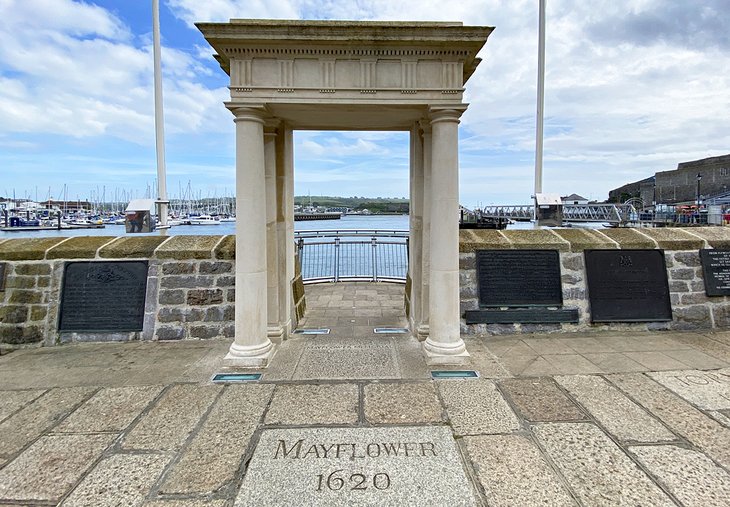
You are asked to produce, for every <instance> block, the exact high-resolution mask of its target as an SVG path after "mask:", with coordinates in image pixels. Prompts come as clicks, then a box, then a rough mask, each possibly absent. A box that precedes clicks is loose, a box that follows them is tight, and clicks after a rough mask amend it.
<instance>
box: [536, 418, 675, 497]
mask: <svg viewBox="0 0 730 507" xmlns="http://www.w3.org/2000/svg"><path fill="white" fill-rule="evenodd" d="M533 432H534V433H535V436H536V437H537V440H538V442H539V443H540V445H541V446H542V447H543V448H544V449H545V450H546V451H547V454H548V456H549V457H550V458H551V459H552V461H553V462H554V463H555V465H556V466H557V467H558V470H559V471H560V472H561V473H562V475H563V477H565V479H566V480H567V482H568V485H569V486H570V487H571V489H572V490H573V492H574V493H575V494H576V495H577V496H578V498H579V499H580V501H581V502H582V503H583V504H584V505H591V506H603V505H605V506H614V505H651V506H660V505H661V506H673V505H674V502H672V501H671V499H670V498H669V497H668V496H667V495H666V494H664V492H662V490H661V489H659V487H658V486H657V485H656V484H654V483H653V482H652V481H651V480H650V479H649V477H647V476H646V474H645V473H644V472H642V471H641V469H640V468H639V467H638V466H637V465H636V464H635V463H634V462H633V461H631V459H630V458H629V457H628V456H627V455H626V454H624V453H623V451H622V450H621V449H620V448H619V447H618V446H617V445H616V444H615V443H614V442H613V441H612V440H611V439H610V438H609V437H608V436H607V435H606V434H605V433H603V432H602V431H601V430H600V429H598V428H597V427H596V426H594V425H592V424H588V423H546V424H539V425H537V426H535V427H533Z"/></svg>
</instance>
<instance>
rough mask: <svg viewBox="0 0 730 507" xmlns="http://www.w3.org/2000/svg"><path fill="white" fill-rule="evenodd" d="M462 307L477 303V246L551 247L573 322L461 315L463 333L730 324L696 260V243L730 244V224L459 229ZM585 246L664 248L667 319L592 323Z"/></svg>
mask: <svg viewBox="0 0 730 507" xmlns="http://www.w3.org/2000/svg"><path fill="white" fill-rule="evenodd" d="M460 234H461V237H460V277H461V279H460V283H461V313H462V316H463V314H464V312H465V311H467V310H477V309H478V308H479V301H478V286H477V272H476V254H475V252H476V251H477V250H494V249H530V250H532V249H549V250H557V251H558V252H559V256H560V269H561V277H562V291H563V307H564V308H577V309H578V311H579V322H578V323H577V324H566V323H558V324H470V325H467V324H466V321H465V320H464V318H463V317H462V325H461V327H462V333H463V334H472V335H474V334H476V335H488V334H498V335H501V334H513V333H534V332H573V331H590V330H596V331H632V330H661V329H676V330H687V329H714V328H725V329H726V328H728V327H730V297H726V296H721V297H708V296H706V295H705V286H704V281H703V278H702V268H701V264H700V256H699V249H700V248H718V249H730V229H729V228H726V227H697V228H692V229H677V228H663V229H605V230H603V229H602V230H600V231H599V230H589V229H554V230H514V231H491V230H484V231H476V230H462V231H460ZM587 249H662V250H664V255H665V259H666V264H667V275H668V280H669V291H670V297H671V303H672V314H673V320H672V321H671V322H648V323H647V322H644V323H610V324H609V323H602V324H599V323H595V324H594V323H591V319H590V305H589V302H588V294H587V287H586V273H585V262H584V256H583V252H584V250H587Z"/></svg>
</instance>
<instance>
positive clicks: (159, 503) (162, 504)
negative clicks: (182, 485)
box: [143, 498, 228, 507]
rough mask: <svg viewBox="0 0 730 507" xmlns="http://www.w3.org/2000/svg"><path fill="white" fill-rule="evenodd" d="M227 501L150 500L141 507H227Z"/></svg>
mask: <svg viewBox="0 0 730 507" xmlns="http://www.w3.org/2000/svg"><path fill="white" fill-rule="evenodd" d="M227 506H228V500H209V499H207V498H206V499H205V500H196V499H186V500H151V501H148V502H145V503H144V504H143V507H227Z"/></svg>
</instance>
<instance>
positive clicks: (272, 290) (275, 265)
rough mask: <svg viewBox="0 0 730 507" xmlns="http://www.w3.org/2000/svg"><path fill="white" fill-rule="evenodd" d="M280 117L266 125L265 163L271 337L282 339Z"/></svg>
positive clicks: (268, 299)
mask: <svg viewBox="0 0 730 507" xmlns="http://www.w3.org/2000/svg"><path fill="white" fill-rule="evenodd" d="M278 124H279V121H278V120H269V121H268V122H267V123H266V125H265V128H264V165H265V167H266V170H265V174H266V176H265V180H266V181H265V184H266V266H267V276H266V280H267V283H266V297H267V302H266V308H267V311H266V313H267V322H268V325H267V335H268V337H269V339H270V340H272V341H274V342H276V343H281V340H282V337H283V335H284V329H283V328H282V326H281V320H280V318H279V309H280V307H279V273H280V272H281V271H280V270H279V242H278V238H277V222H276V212H277V199H276V194H277V192H276V186H277V181H276V166H277V162H278V161H277V156H276V137H277V135H276V133H277V132H276V127H277V125H278Z"/></svg>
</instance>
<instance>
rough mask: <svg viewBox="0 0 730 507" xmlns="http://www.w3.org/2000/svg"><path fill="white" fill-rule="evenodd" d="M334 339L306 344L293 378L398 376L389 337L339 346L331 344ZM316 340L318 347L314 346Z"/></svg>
mask: <svg viewBox="0 0 730 507" xmlns="http://www.w3.org/2000/svg"><path fill="white" fill-rule="evenodd" d="M334 339H337V338H334ZM334 339H330V340H316V341H315V340H313V341H312V342H310V343H307V345H306V346H305V348H304V351H303V352H302V355H301V358H300V359H299V364H297V368H296V370H295V372H294V376H293V378H294V379H295V380H306V379H328V380H337V379H372V378H379V379H382V378H400V377H401V375H402V374H401V369H400V364H399V361H398V353H397V350H396V347H395V346H394V344H393V342H392V340H393V339H392V338H373V340H372V341H369V342H364V343H363V342H361V341H360V340H357V341H351V342H350V343H339V344H337V343H332V341H333V340H334ZM320 341H321V342H322V343H321V344H320V343H318V342H320Z"/></svg>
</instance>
